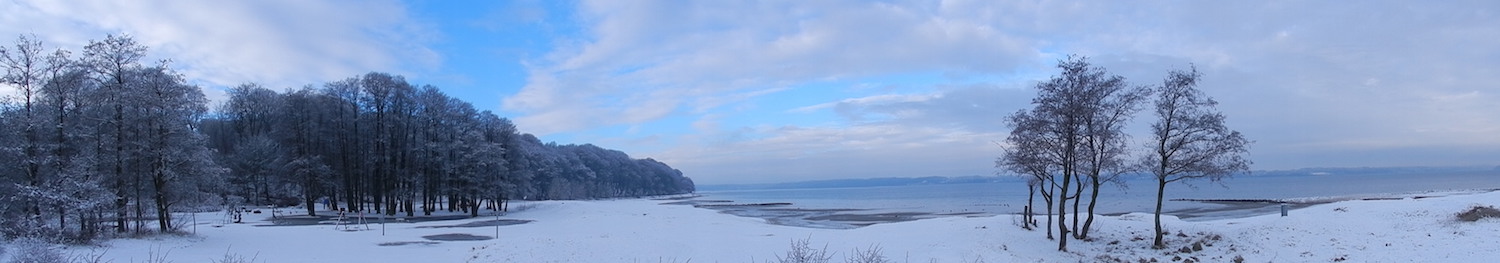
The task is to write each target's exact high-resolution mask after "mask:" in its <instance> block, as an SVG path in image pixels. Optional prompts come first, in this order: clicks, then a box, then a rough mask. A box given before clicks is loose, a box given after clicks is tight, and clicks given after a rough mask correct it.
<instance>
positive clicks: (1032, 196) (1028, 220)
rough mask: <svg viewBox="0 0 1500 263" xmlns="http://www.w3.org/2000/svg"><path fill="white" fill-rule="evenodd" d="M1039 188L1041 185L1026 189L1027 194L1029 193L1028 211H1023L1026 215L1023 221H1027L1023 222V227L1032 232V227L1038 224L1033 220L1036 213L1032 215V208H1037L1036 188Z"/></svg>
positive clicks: (1027, 200) (1027, 196) (1027, 195)
mask: <svg viewBox="0 0 1500 263" xmlns="http://www.w3.org/2000/svg"><path fill="white" fill-rule="evenodd" d="M1037 187H1041V185H1040V184H1039V185H1036V186H1032V187H1027V188H1026V192H1027V194H1026V210H1025V211H1023V213H1025V215H1024V216H1022V217H1021V220H1022V221H1025V222H1021V227H1022V228H1025V229H1026V230H1031V229H1032V227H1033V226H1035V225H1036V222H1035V221H1033V220H1032V218H1033V217H1032V216H1033V214H1034V213H1032V211H1031V210H1032V209H1031V208H1032V207H1035V204H1036V188H1037Z"/></svg>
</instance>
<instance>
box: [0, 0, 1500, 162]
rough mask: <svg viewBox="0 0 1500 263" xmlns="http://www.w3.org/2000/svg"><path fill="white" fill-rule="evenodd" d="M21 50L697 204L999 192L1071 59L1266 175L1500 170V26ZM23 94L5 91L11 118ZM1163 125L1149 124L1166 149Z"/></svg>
mask: <svg viewBox="0 0 1500 263" xmlns="http://www.w3.org/2000/svg"><path fill="white" fill-rule="evenodd" d="M0 14H5V15H4V16H0V37H3V39H6V40H0V43H7V45H9V43H11V42H12V41H9V40H13V39H14V37H15V36H19V35H21V34H29V35H35V36H37V38H38V39H41V40H43V41H44V42H45V43H46V44H47V45H48V46H49V47H51V48H64V49H70V50H74V51H75V54H77V53H78V52H77V50H80V49H81V47H82V46H84V45H86V44H87V43H88V41H90V40H98V39H103V38H104V37H105V36H106V35H108V34H129V35H131V36H133V37H134V38H135V39H136V41H138V42H140V43H142V44H144V45H147V46H149V47H150V48H151V49H150V51H149V58H151V59H152V60H156V59H164V58H170V59H171V60H172V65H173V67H174V68H176V69H178V70H179V71H180V72H181V73H183V74H184V75H185V76H187V77H188V78H189V80H190V81H191V82H193V83H194V84H197V85H200V86H202V87H203V88H204V90H205V93H206V94H208V96H209V97H210V98H212V99H215V100H218V101H222V100H223V98H224V92H223V90H224V89H225V88H227V87H231V86H235V85H239V84H242V83H247V82H255V83H260V84H262V85H264V86H267V87H272V88H296V87H301V86H304V85H321V84H322V83H325V82H329V81H335V80H339V79H344V78H348V77H352V76H356V75H359V74H362V73H365V72H371V71H380V72H389V73H394V74H399V75H403V76H405V77H406V78H407V80H408V81H410V82H412V83H414V84H431V85H434V86H437V87H439V88H441V89H442V90H443V91H445V92H446V93H448V94H449V95H452V96H455V97H458V98H460V99H463V100H466V101H469V102H471V103H473V104H474V105H475V106H476V107H477V108H479V109H482V110H491V111H494V112H496V113H497V114H499V115H501V116H504V117H507V118H510V119H512V120H514V121H515V122H516V124H517V126H518V127H519V128H520V130H521V131H522V132H527V133H533V134H536V135H538V136H539V137H540V138H542V139H543V140H545V141H556V142H558V143H563V144H568V143H577V144H581V143H593V144H595V145H599V146H602V147H606V148H613V149H619V150H622V151H625V152H627V153H629V154H630V155H631V156H633V157H636V158H653V159H656V160H660V161H663V162H665V163H667V164H669V165H671V166H673V167H676V168H678V169H680V170H682V171H683V172H684V173H685V174H686V175H687V176H689V177H692V178H694V179H695V180H696V181H697V182H698V183H699V184H736V183H767V182H784V181H800V180H819V179H840V178H867V177H918V176H968V175H996V174H997V173H998V172H999V170H998V169H996V168H995V167H994V160H995V158H996V157H998V156H999V155H1000V152H1001V150H1002V146H1001V144H1000V142H1001V141H1003V140H1004V138H1005V136H1006V134H1008V132H1009V128H1008V127H1006V125H1005V124H1004V122H1003V118H1004V117H1005V116H1006V115H1008V114H1011V113H1013V112H1016V111H1017V110H1021V109H1025V108H1029V107H1031V105H1030V99H1031V97H1032V96H1034V94H1035V91H1034V90H1033V89H1032V87H1033V86H1034V85H1035V84H1036V83H1037V82H1039V81H1042V80H1045V79H1048V78H1050V77H1051V76H1053V75H1054V74H1056V72H1057V71H1056V70H1055V65H1056V63H1057V61H1058V60H1060V59H1063V58H1065V57H1067V56H1068V55H1070V54H1076V55H1080V56H1086V57H1088V58H1089V60H1090V61H1091V62H1092V63H1094V64H1096V65H1098V66H1102V67H1104V68H1106V69H1107V70H1109V71H1110V72H1111V73H1114V74H1118V75H1120V76H1124V77H1125V78H1126V79H1127V81H1129V82H1131V83H1133V84H1137V85H1156V84H1159V83H1161V81H1162V78H1164V77H1165V75H1166V73H1167V72H1168V71H1170V70H1174V69H1186V68H1188V67H1196V68H1197V69H1198V70H1199V71H1201V72H1202V73H1203V74H1204V76H1203V79H1202V80H1201V82H1200V86H1199V88H1200V89H1201V90H1203V91H1204V92H1206V93H1207V94H1208V95H1210V96H1212V97H1214V98H1215V99H1216V100H1218V101H1219V102H1220V105H1219V107H1218V109H1219V110H1221V111H1222V112H1223V113H1224V114H1225V115H1226V116H1227V117H1228V121H1227V124H1228V125H1229V127H1230V128H1232V129H1235V130H1238V131H1241V132H1243V133H1244V134H1245V135H1246V136H1247V137H1248V138H1250V139H1251V140H1253V141H1255V142H1254V144H1253V145H1252V146H1251V149H1250V153H1249V158H1250V159H1251V160H1253V161H1254V164H1253V165H1252V166H1251V168H1252V169H1256V170H1280V169H1297V168H1307V167H1388V166H1495V165H1500V2H1495V1H1482V0H1481V1H1360V2H1358V3H1350V2H1346V1H1232V2H1217V1H991V0H973V1H968V0H956V1H839V0H832V1H609V0H604V1H588V0H584V1H527V0H517V1H438V0H412V1H392V0H374V1H353V0H326V1H322V0H318V1H315V0H268V1H251V0H228V1H194V0H180V1H178V0H141V1H108V0H80V1H49V0H11V1H4V2H0ZM5 92H9V94H13V93H14V91H11V90H4V91H0V93H5ZM1152 118H1153V117H1152V116H1151V114H1150V113H1149V112H1141V113H1139V114H1137V116H1136V118H1135V120H1134V123H1135V125H1136V127H1135V128H1134V129H1135V131H1134V134H1135V135H1134V136H1135V137H1136V139H1137V140H1140V138H1139V137H1144V136H1145V129H1144V127H1145V126H1146V125H1147V124H1148V123H1150V122H1151V121H1152Z"/></svg>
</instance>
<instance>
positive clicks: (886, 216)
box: [653, 188, 1500, 229]
mask: <svg viewBox="0 0 1500 263" xmlns="http://www.w3.org/2000/svg"><path fill="white" fill-rule="evenodd" d="M1490 192H1500V189H1491V188H1476V189H1467V190H1433V191H1419V192H1404V193H1383V194H1359V195H1345V196H1322V197H1293V198H1282V199H1218V198H1215V199H1194V198H1176V199H1168V200H1167V201H1171V202H1191V203H1198V204H1204V205H1205V206H1199V207H1190V208H1181V209H1173V210H1167V211H1162V215H1169V216H1173V217H1177V218H1179V219H1181V220H1184V221H1214V220H1226V219H1243V218H1251V217H1256V216H1263V215H1273V214H1277V213H1279V212H1280V210H1281V206H1282V205H1286V206H1287V207H1286V210H1287V211H1288V213H1291V212H1295V211H1297V210H1300V209H1304V208H1308V207H1313V206H1317V205H1322V204H1330V203H1336V202H1342V201H1352V200H1363V201H1380V200H1416V199H1424V198H1434V197H1446V196H1452V195H1464V194H1483V193H1490ZM699 198H705V196H704V195H701V194H694V195H692V196H682V197H675V198H671V199H653V200H659V201H672V202H665V203H661V204H662V205H691V206H693V207H694V208H702V209H708V210H713V211H717V212H719V213H723V214H729V215H735V216H740V217H748V218H757V219H762V220H765V222H766V223H767V224H772V225H783V226H793V227H804V228H815V229H855V228H862V227H867V226H872V225H877V224H888V223H900V222H909V221H916V220H924V219H935V218H945V217H993V216H997V215H1019V213H988V212H967V211H965V212H946V213H944V212H928V211H911V210H910V209H853V208H817V209H813V208H799V207H796V205H797V204H796V203H794V202H755V203H737V202H736V201H734V200H722V199H699ZM1132 213H1150V211H1129V212H1116V213H1099V214H1098V215H1101V216H1120V215H1126V214H1132ZM1038 215H1042V214H1041V213H1038Z"/></svg>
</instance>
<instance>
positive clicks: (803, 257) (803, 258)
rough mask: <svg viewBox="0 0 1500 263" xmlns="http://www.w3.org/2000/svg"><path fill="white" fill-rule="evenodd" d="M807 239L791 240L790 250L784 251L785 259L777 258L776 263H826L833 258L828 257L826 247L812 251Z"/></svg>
mask: <svg viewBox="0 0 1500 263" xmlns="http://www.w3.org/2000/svg"><path fill="white" fill-rule="evenodd" d="M810 243H811V241H809V238H804V239H800V240H792V249H791V250H787V251H786V257H782V256H777V257H776V262H777V263H828V260H829V259H833V256H830V255H828V246H826V245H825V246H823V248H822V249H813V248H812V246H811V245H810Z"/></svg>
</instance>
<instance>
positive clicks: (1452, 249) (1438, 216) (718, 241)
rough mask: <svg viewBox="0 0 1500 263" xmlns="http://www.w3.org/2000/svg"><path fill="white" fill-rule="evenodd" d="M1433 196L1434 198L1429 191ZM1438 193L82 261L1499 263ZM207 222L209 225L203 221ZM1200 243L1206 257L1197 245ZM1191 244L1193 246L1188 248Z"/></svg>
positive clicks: (664, 212)
mask: <svg viewBox="0 0 1500 263" xmlns="http://www.w3.org/2000/svg"><path fill="white" fill-rule="evenodd" d="M1429 195H1432V194H1429ZM1441 195H1442V196H1440V197H1432V198H1412V197H1406V198H1401V199H1399V200H1353V201H1342V202H1335V203H1329V204H1323V205H1316V206H1312V207H1308V208H1304V209H1298V210H1293V211H1291V216H1288V217H1281V216H1279V215H1275V214H1272V215H1263V216H1254V217H1247V218H1236V219H1223V220H1212V221H1198V222H1186V221H1181V220H1177V219H1175V218H1166V219H1165V221H1166V224H1167V228H1168V230H1169V231H1170V232H1171V233H1172V235H1170V236H1169V239H1168V240H1169V241H1170V245H1171V246H1172V249H1169V250H1152V249H1149V248H1148V247H1149V246H1150V239H1151V236H1150V233H1151V230H1150V229H1151V215H1149V214H1126V215H1121V216H1106V217H1100V218H1098V221H1097V222H1096V225H1095V232H1094V233H1093V234H1092V236H1093V238H1094V239H1093V240H1092V241H1088V242H1083V241H1077V240H1073V241H1072V242H1070V248H1071V252H1059V251H1057V250H1056V249H1055V248H1056V243H1055V242H1054V241H1051V240H1047V239H1046V237H1045V235H1044V234H1043V233H1042V232H1038V231H1027V230H1022V229H1020V228H1019V227H1017V221H1018V219H1016V216H1010V215H1003V216H992V217H946V218H937V219H925V220H917V221H911V222H900V223H886V224H876V225H873V226H868V227H862V228H857V229H843V230H840V229H812V228H801V227H790V226H779V225H770V224H766V223H764V220H762V219H757V218H747V217H739V216H733V215H727V214H721V213H718V212H716V211H714V210H709V209H700V208H694V207H692V206H684V205H661V203H666V202H671V201H658V200H614V201H548V202H533V203H524V204H522V205H524V206H529V208H528V209H526V210H524V211H518V212H512V213H511V214H509V215H506V216H504V217H503V218H505V219H522V220H534V221H532V222H530V223H526V224H517V225H506V226H499V227H498V230H499V237H498V238H495V239H489V240H480V241H434V240H429V239H426V238H424V236H432V235H441V234H469V235H474V236H485V237H493V236H495V232H496V229H497V227H494V226H481V227H448V228H432V227H433V226H454V225H460V224H465V223H470V222H481V221H487V220H495V217H484V218H476V219H464V220H450V221H433V222H422V223H399V224H395V223H393V224H386V225H384V228H385V229H384V231H382V230H381V225H378V224H371V225H369V230H362V231H339V230H335V229H334V228H335V227H334V226H331V225H313V226H256V225H259V224H268V223H266V222H265V221H264V220H266V219H267V218H268V217H270V215H269V214H249V215H247V217H246V220H247V223H245V224H227V225H224V226H222V227H213V225H214V224H212V221H213V220H205V219H204V218H203V217H200V218H199V220H200V221H199V222H200V223H204V222H205V221H209V222H208V223H204V224H202V225H199V226H198V228H197V234H196V235H195V236H187V237H179V236H164V237H152V238H148V239H120V240H114V241H110V242H108V243H106V244H105V247H102V248H99V247H94V248H91V247H74V248H71V249H70V251H71V252H72V253H91V252H93V253H98V252H103V253H105V257H106V258H109V259H113V262H146V261H147V259H149V258H151V254H152V253H155V254H156V255H162V254H165V255H166V257H165V258H166V259H168V260H170V261H173V262H210V261H211V260H217V259H220V258H223V256H224V255H225V254H226V253H233V254H238V255H242V256H245V257H247V258H249V257H255V258H256V259H257V261H256V262H689V261H691V262H765V261H767V260H775V259H776V256H778V255H781V254H782V253H785V251H786V250H787V249H788V248H789V244H790V242H791V241H792V240H798V239H808V240H810V241H811V243H812V245H813V246H814V247H815V248H822V247H824V245H826V248H827V249H828V250H829V252H831V253H834V254H833V258H834V260H833V261H832V262H841V261H842V259H843V258H844V257H845V256H847V255H849V254H850V253H851V251H852V250H853V249H855V248H860V249H865V248H868V247H870V246H872V245H878V246H880V247H881V249H882V251H884V254H885V256H886V257H888V258H890V259H891V260H893V261H894V262H934V261H935V262H976V261H982V262H1080V261H1083V262H1095V261H1109V260H1116V259H1117V260H1123V261H1128V262H1138V261H1139V260H1142V259H1145V260H1147V261H1150V260H1151V259H1156V261H1157V262H1173V260H1172V259H1173V258H1174V257H1178V258H1180V259H1194V258H1195V259H1197V260H1195V261H1198V262H1231V261H1232V260H1233V259H1234V258H1235V257H1243V258H1244V259H1245V260H1244V262H1340V261H1344V262H1414V261H1418V262H1489V261H1492V260H1494V259H1496V258H1500V249H1496V248H1500V219H1493V218H1492V219H1484V220H1480V221H1478V222H1460V221H1457V220H1456V217H1455V214H1457V213H1459V212H1462V211H1465V210H1467V209H1469V208H1471V207H1474V206H1481V205H1482V206H1497V205H1500V192H1466V193H1446V194H1441ZM205 217H208V216H207V215H205ZM1199 241H1201V242H1202V243H1203V246H1201V247H1202V250H1198V251H1194V249H1193V248H1192V247H1193V246H1192V245H1193V243H1195V242H1199ZM1184 247H1186V248H1187V249H1186V251H1188V252H1179V251H1178V250H1182V248H1184Z"/></svg>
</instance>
